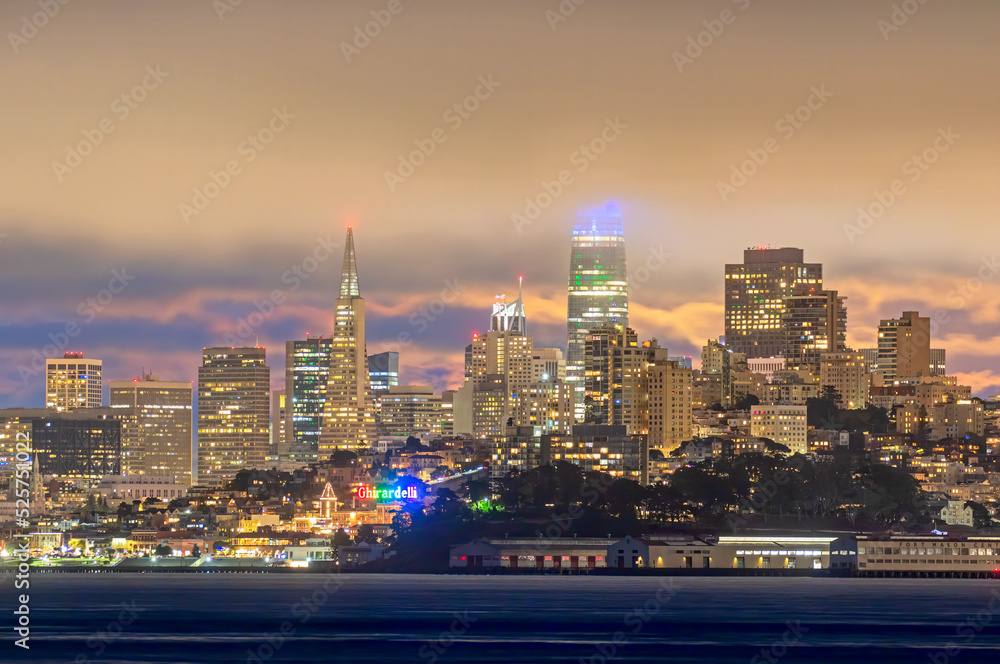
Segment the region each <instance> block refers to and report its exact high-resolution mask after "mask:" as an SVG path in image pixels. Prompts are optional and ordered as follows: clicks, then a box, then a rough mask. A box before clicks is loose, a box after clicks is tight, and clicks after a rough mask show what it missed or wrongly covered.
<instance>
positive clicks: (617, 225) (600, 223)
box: [573, 201, 625, 237]
mask: <svg viewBox="0 0 1000 664" xmlns="http://www.w3.org/2000/svg"><path fill="white" fill-rule="evenodd" d="M576 218H577V223H576V226H574V228H573V235H574V236H581V235H604V236H607V235H617V236H622V237H624V236H625V228H624V225H623V224H622V210H621V206H619V205H618V202H617V201H608V203H606V204H605V205H604V206H603V207H597V208H588V209H585V210H581V211H580V212H578V213H577V215H576Z"/></svg>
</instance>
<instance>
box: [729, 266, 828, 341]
mask: <svg viewBox="0 0 1000 664" xmlns="http://www.w3.org/2000/svg"><path fill="white" fill-rule="evenodd" d="M822 289H823V266H822V265H821V264H819V263H806V262H804V255H803V251H802V250H801V249H794V248H789V247H786V248H781V249H770V248H767V247H752V248H750V249H747V250H745V251H744V252H743V262H742V263H736V264H727V265H726V285H725V317H726V320H725V325H726V346H727V347H729V348H731V349H732V350H733V351H734V352H737V353H743V354H744V355H746V357H747V358H753V357H777V356H781V355H784V353H785V347H786V343H787V340H786V335H785V329H784V326H783V324H782V321H783V319H784V317H785V299H786V298H788V297H791V296H792V295H796V294H808V293H811V292H815V291H820V290H822Z"/></svg>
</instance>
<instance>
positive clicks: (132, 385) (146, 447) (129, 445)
mask: <svg viewBox="0 0 1000 664" xmlns="http://www.w3.org/2000/svg"><path fill="white" fill-rule="evenodd" d="M193 393H194V389H193V387H192V385H191V383H184V382H174V381H165V380H160V379H159V378H157V377H156V376H154V375H153V374H146V375H144V376H143V377H142V378H141V379H139V378H137V379H135V380H113V381H111V383H110V384H109V395H110V403H111V408H112V410H113V412H115V413H116V417H118V419H120V420H121V421H122V469H121V470H122V474H123V475H157V476H169V477H170V478H171V481H173V482H176V483H177V484H182V485H184V486H191V483H192V476H191V475H192V461H193V459H192V449H191V446H192V440H193V439H192V435H191V434H192V420H191V415H192V405H193V400H194V394H193Z"/></svg>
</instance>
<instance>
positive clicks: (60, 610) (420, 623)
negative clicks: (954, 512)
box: [0, 573, 1000, 664]
mask: <svg viewBox="0 0 1000 664" xmlns="http://www.w3.org/2000/svg"><path fill="white" fill-rule="evenodd" d="M30 582H31V588H30V590H29V592H30V604H29V606H30V611H31V613H30V616H31V641H30V645H31V649H30V650H23V649H21V648H17V647H14V644H13V640H14V638H16V636H15V635H14V634H13V631H12V629H11V627H12V626H13V624H14V619H15V618H16V616H13V615H12V614H11V613H10V611H11V610H12V609H13V608H14V607H15V606H16V600H15V596H16V594H20V593H21V592H24V591H16V590H14V588H13V576H11V575H7V574H4V575H2V578H0V583H2V586H0V587H2V595H0V596H2V597H3V606H4V615H5V616H7V617H6V623H7V625H5V626H4V628H5V631H6V633H7V634H8V635H10V636H9V638H8V639H6V640H5V641H6V642H5V643H3V644H2V645H0V662H28V661H30V662H36V663H38V664H45V663H48V662H80V663H83V662H129V663H138V662H151V663H152V662H156V663H161V662H172V663H173V662H178V663H179V662H192V663H195V662H197V663H202V662H212V663H215V664H223V663H229V662H240V663H244V662H283V663H284V662H295V663H305V662H349V663H351V664H361V663H367V662H380V663H395V662H435V661H437V662H504V663H514V664H521V663H526V664H527V663H531V664H541V663H546V662H581V661H582V662H593V663H594V664H601V663H603V662H751V663H752V664H762V663H764V662H777V661H782V662H806V661H808V662H852V663H855V664H864V663H866V662H925V663H927V662H931V663H936V664H950V663H956V664H957V663H962V662H994V663H996V664H1000V582H997V581H985V580H946V579H927V580H917V579H808V578H802V579H796V578H701V577H665V578H621V577H550V576H547V577H534V576H520V577H519V576H505V577H481V576H408V575H342V576H339V577H338V576H330V577H328V576H323V575H285V574H282V575H277V574H275V575H266V574H259V575H258V574H249V575H248V574H233V575H222V574H220V575H214V574H141V575H134V574H94V575H90V574H41V573H37V574H33V575H32V577H31V580H30ZM661 584H662V585H661ZM283 631H284V633H283ZM949 647H950V648H951V650H950V652H949V651H948V650H947V649H948V648H949Z"/></svg>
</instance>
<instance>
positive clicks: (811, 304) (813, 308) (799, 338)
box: [782, 290, 847, 372]
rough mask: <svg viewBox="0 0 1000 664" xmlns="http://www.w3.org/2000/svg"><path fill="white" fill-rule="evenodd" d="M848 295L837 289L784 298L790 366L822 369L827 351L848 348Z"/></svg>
mask: <svg viewBox="0 0 1000 664" xmlns="http://www.w3.org/2000/svg"><path fill="white" fill-rule="evenodd" d="M845 299H846V298H843V297H840V296H839V295H838V294H837V291H825V290H816V291H809V292H807V293H801V294H796V295H792V296H791V297H788V298H785V314H784V317H783V318H782V325H783V327H784V330H785V360H786V364H787V366H789V367H801V368H805V369H809V370H810V371H817V372H818V371H819V366H820V361H821V358H822V356H823V355H824V354H825V353H839V352H843V351H844V350H845V349H846V348H847V341H846V340H847V309H846V308H845V306H844V300H845Z"/></svg>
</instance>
